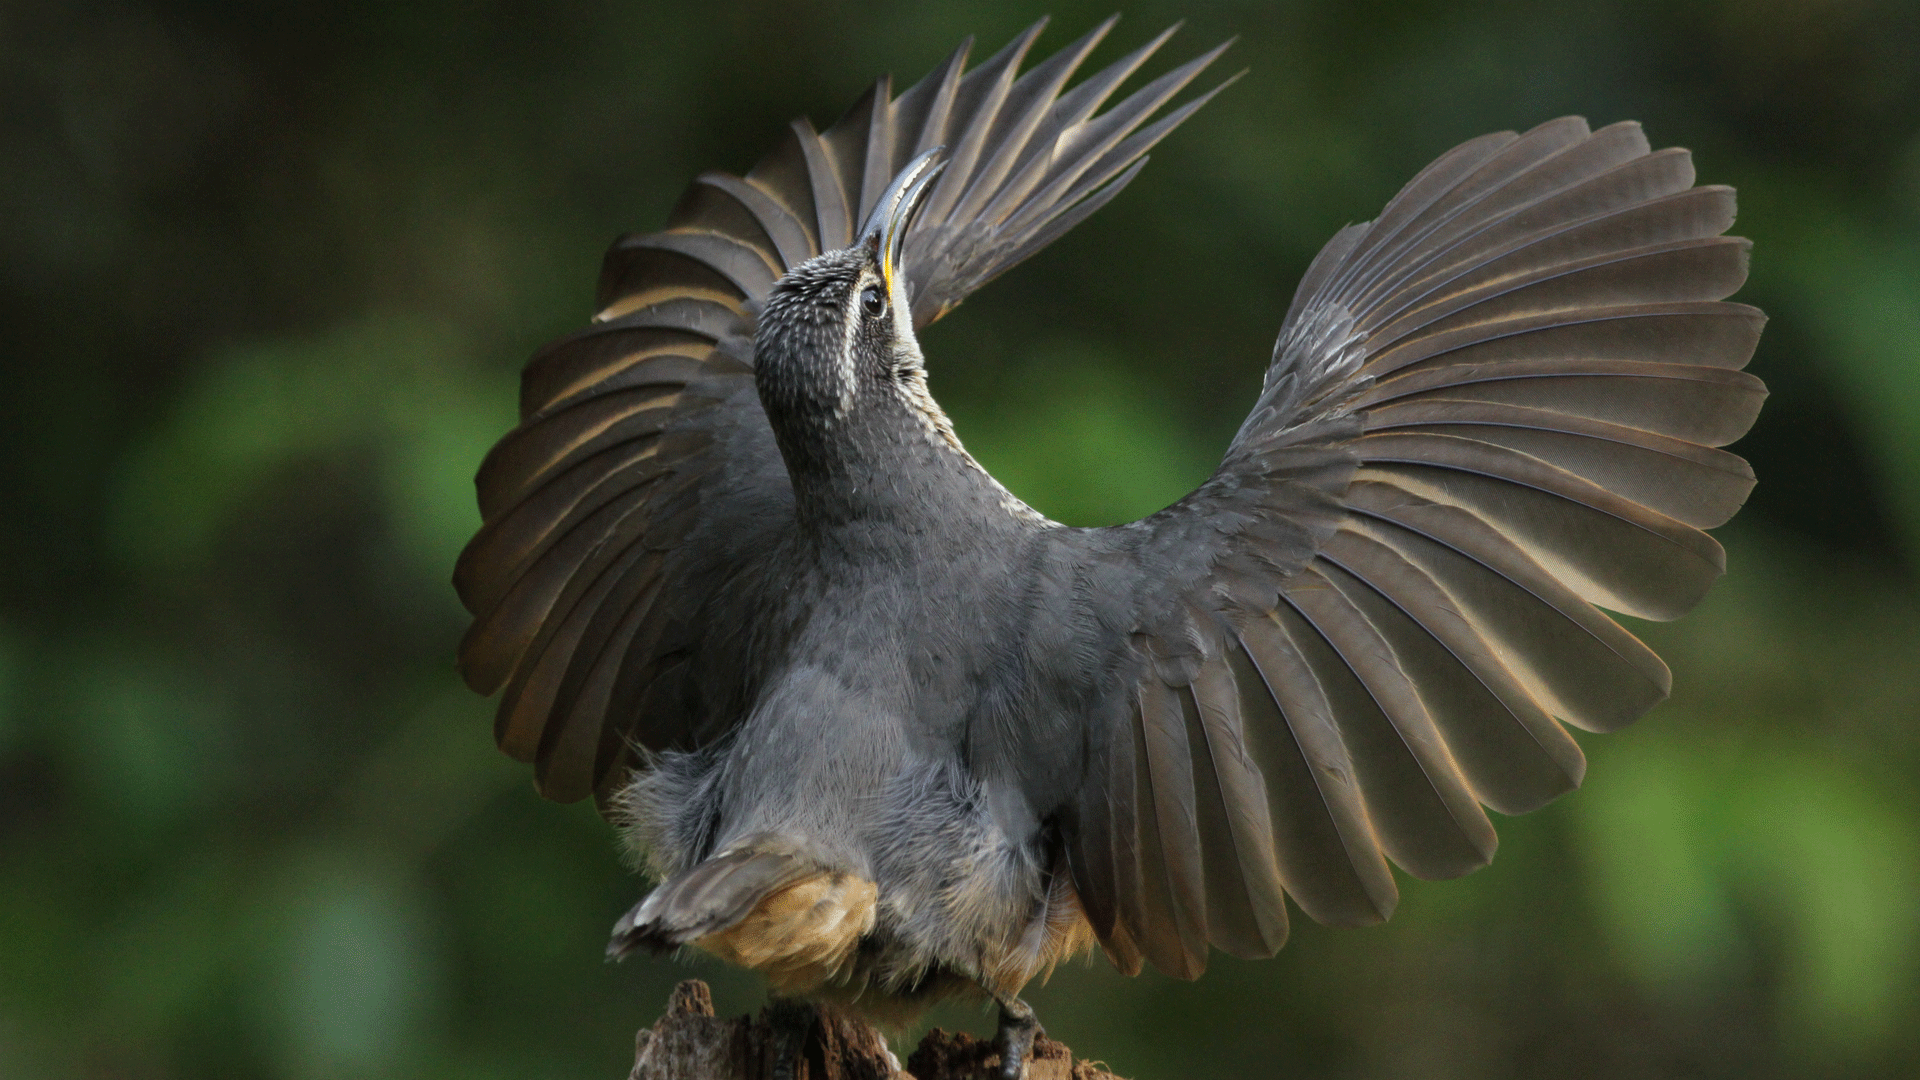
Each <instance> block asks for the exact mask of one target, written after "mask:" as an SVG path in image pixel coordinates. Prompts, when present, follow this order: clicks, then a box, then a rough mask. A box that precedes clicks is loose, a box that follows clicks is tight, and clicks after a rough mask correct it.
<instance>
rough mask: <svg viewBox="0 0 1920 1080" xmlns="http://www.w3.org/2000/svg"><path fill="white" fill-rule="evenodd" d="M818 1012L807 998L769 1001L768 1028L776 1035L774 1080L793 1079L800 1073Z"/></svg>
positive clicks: (774, 1041) (774, 1037) (774, 1042)
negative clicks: (802, 1059) (805, 1000)
mask: <svg viewBox="0 0 1920 1080" xmlns="http://www.w3.org/2000/svg"><path fill="white" fill-rule="evenodd" d="M818 1019H819V1014H818V1013H817V1012H816V1011H815V1010H814V1007H813V1006H812V1005H809V1004H807V1003H806V1002H804V1001H786V1000H783V999H780V998H775V999H773V1000H772V1001H769V1002H768V1003H767V1027H768V1028H770V1029H772V1034H773V1080H794V1078H795V1077H797V1076H799V1075H800V1057H801V1055H802V1054H805V1053H806V1050H807V1036H809V1035H811V1034H813V1025H814V1022H815V1021H816V1020H818Z"/></svg>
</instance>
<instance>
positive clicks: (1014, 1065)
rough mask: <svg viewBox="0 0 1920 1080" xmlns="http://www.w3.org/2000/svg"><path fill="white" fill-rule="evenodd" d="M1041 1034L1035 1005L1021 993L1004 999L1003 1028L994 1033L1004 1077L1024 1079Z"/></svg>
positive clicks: (1004, 1078) (1005, 1078) (1002, 1000)
mask: <svg viewBox="0 0 1920 1080" xmlns="http://www.w3.org/2000/svg"><path fill="white" fill-rule="evenodd" d="M1039 1034H1040V1021H1039V1020H1038V1019H1037V1018H1036V1017H1035V1016H1034V1015H1033V1006H1031V1005H1029V1004H1027V1003H1026V1002H1024V1001H1021V1000H1020V999H1019V998H1017V997H1010V998H1004V999H1001V1000H1000V1030H999V1031H998V1032H997V1033H995V1035H994V1037H993V1046H994V1049H996V1050H998V1051H1000V1080H1020V1078H1021V1077H1022V1076H1024V1075H1026V1071H1027V1055H1028V1054H1030V1053H1032V1052H1033V1040H1034V1037H1035V1036H1037V1035H1039Z"/></svg>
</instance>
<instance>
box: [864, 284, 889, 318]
mask: <svg viewBox="0 0 1920 1080" xmlns="http://www.w3.org/2000/svg"><path fill="white" fill-rule="evenodd" d="M860 310H862V311H864V312H866V313H867V318H869V319H877V318H879V317H880V313H881V312H883V311H885V310H887V298H886V297H885V296H883V295H881V293H880V289H879V287H878V286H874V285H869V286H867V287H866V288H864V289H862V290H860Z"/></svg>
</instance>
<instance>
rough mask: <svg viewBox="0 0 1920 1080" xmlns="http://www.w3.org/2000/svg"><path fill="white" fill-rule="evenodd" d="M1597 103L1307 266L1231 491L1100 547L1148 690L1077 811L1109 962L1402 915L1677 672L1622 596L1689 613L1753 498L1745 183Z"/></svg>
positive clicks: (1079, 853) (1116, 532) (1664, 611)
mask: <svg viewBox="0 0 1920 1080" xmlns="http://www.w3.org/2000/svg"><path fill="white" fill-rule="evenodd" d="M1693 185H1694V172H1693V166H1692V163H1691V161H1690V159H1689V156H1688V154H1687V153H1686V151H1684V150H1677V149H1670V150H1661V151H1657V152H1651V151H1650V149H1649V147H1648V144H1647V142H1646V139H1645V137H1644V136H1643V135H1642V134H1641V132H1640V129H1639V127H1638V126H1637V125H1634V124H1616V125H1614V126H1612V127H1608V128H1604V129H1602V130H1600V131H1597V132H1590V131H1589V130H1588V127H1587V125H1586V123H1585V122H1584V121H1582V120H1579V119H1577V118H1569V119H1562V120H1556V121H1553V122H1550V123H1547V124H1544V125H1542V126H1540V127H1538V128H1535V129H1534V130H1532V131H1530V132H1528V133H1526V134H1525V135H1520V136H1515V135H1513V134H1512V133H1505V134H1499V135H1490V136H1487V137H1485V138H1480V139H1476V140H1474V141H1472V142H1469V143H1467V144H1465V145H1464V146H1461V147H1459V148H1457V149H1455V150H1453V151H1451V152H1449V153H1448V154H1446V155H1445V156H1444V157H1442V158H1440V159H1439V160H1438V161H1436V162H1434V163H1433V164H1432V165H1431V166H1429V167H1428V168H1427V169H1426V170H1425V171H1424V172H1422V173H1421V174H1420V175H1419V176H1418V177H1416V178H1415V179H1414V180H1413V182H1412V183H1410V184H1408V185H1407V187H1406V188H1405V189H1404V190H1402V191H1401V192H1400V194H1399V195H1397V196H1396V197H1395V198H1394V199H1393V201H1392V202H1391V203H1389V204H1388V206H1387V208H1386V210H1385V211H1384V212H1383V213H1382V214H1381V216H1380V217H1379V219H1378V220H1376V221H1373V222H1371V223H1368V224H1363V225H1357V226H1351V227H1349V228H1347V229H1345V230H1343V231H1342V232H1341V233H1340V234H1339V235H1337V236H1336V237H1335V238H1334V239H1333V241H1332V242H1331V243H1329V244H1328V245H1327V247H1326V248H1325V249H1324V250H1323V251H1322V252H1321V254H1320V256H1319V257H1318V258H1317V259H1316V260H1315V261H1314V263H1313V264H1312V266H1311V268H1310V269H1309V270H1308V272H1307V275H1306V277H1305V279H1304V280H1303V281H1302V282H1301V284H1300V288H1299V291H1298V293H1297V295H1296V296H1295V298H1294V301H1293V305H1292V308H1291V310H1290V311H1289V312H1288V314H1287V319H1286V323H1285V326H1284V329H1283V330H1282V332H1281V335H1280V340H1279V344H1278V345H1277V347H1276V349H1275V355H1274V361H1273V365H1272V367H1271V368H1270V370H1269V372H1268V376H1267V381H1266V385H1265V387H1264V389H1263V392H1262V394H1261V397H1260V399H1259V401H1258V403H1257V405H1256V407H1255V409H1254V411H1253V414H1252V415H1251V416H1250V417H1249V418H1248V419H1247V422H1246V424H1245V426H1244V427H1242V429H1241V430H1240V432H1239V434H1238V436H1237V437H1236V438H1235V440H1234V442H1233V444H1232V446H1231V448H1230V449H1229V450H1228V452H1227V455H1226V459H1225V461H1224V462H1223V463H1222V465H1221V466H1220V469H1219V471H1218V472H1217V473H1216V474H1215V475H1214V476H1213V478H1212V479H1211V480H1210V481H1209V482H1208V483H1207V484H1206V485H1204V486H1203V487H1201V488H1200V489H1199V490H1198V491H1196V492H1194V493H1193V494H1192V495H1190V496H1189V497H1188V498H1186V499H1185V500H1183V501H1181V502H1180V503H1178V504H1176V505H1174V506H1173V507H1170V508H1169V509H1167V510H1166V511H1163V512H1162V513H1160V514H1157V515H1155V516H1153V517H1151V518H1148V519H1146V520H1144V521H1141V522H1138V523H1135V524H1134V525H1130V526H1123V527H1119V528H1116V529H1110V530H1097V531H1095V532H1093V533H1091V534H1088V536H1087V539H1086V540H1085V541H1083V542H1085V543H1087V544H1090V545H1092V546H1094V547H1095V548H1097V549H1099V554H1100V556H1101V558H1100V559H1098V560H1089V562H1090V563H1093V562H1099V563H1101V564H1102V565H1110V564H1111V563H1112V562H1113V561H1114V560H1115V559H1121V560H1123V561H1125V562H1126V563H1127V564H1128V565H1129V566H1131V567H1132V573H1133V574H1134V575H1135V585H1134V586H1133V589H1134V592H1133V598H1132V601H1131V602H1132V604H1133V605H1134V606H1133V610H1134V611H1135V616H1134V622H1133V624H1132V625H1133V626H1134V627H1135V630H1134V633H1133V638H1132V643H1131V648H1132V652H1133V654H1134V655H1135V656H1136V657H1137V659H1136V661H1135V664H1134V667H1133V670H1134V671H1135V672H1136V673H1137V681H1136V683H1135V685H1132V686H1131V688H1130V690H1129V691H1128V693H1127V695H1126V701H1125V707H1123V708H1116V709H1115V710H1114V717H1113V718H1112V719H1111V721H1109V722H1107V723H1106V724H1105V725H1104V726H1102V727H1100V729H1099V730H1098V731H1097V732H1095V737H1094V740H1093V744H1094V746H1095V756H1094V761H1093V765H1092V769H1091V773H1090V775H1089V777H1088V778H1087V780H1086V781H1085V782H1084V785H1083V786H1082V787H1081V789H1080V790H1079V792H1078V793H1077V794H1076V795H1074V796H1071V797H1070V799H1069V800H1068V802H1069V807H1070V810H1069V813H1070V814H1071V827H1070V829H1069V834H1070V843H1069V855H1070V858H1071V860H1072V864H1073V869H1074V874H1075V881H1076V884H1077V885H1078V888H1079V891H1080V894H1081V897H1082V901H1083V904H1084V905H1085V907H1086V909H1087V911H1088V914H1089V916H1090V918H1091V920H1092V922H1093V923H1094V926H1095V928H1096V930H1097V931H1098V932H1099V933H1100V935H1101V937H1102V939H1103V941H1105V943H1106V947H1107V949H1108V951H1109V953H1110V954H1111V955H1112V956H1113V957H1114V958H1115V960H1116V962H1118V963H1119V964H1120V966H1121V967H1123V968H1125V969H1129V970H1132V969H1137V968H1138V966H1139V964H1140V961H1141V958H1142V957H1145V958H1146V959H1149V960H1151V961H1152V962H1153V963H1154V965H1155V966H1156V967H1159V968H1160V969H1162V970H1163V971H1166V972H1168V973H1170V974H1176V975H1183V976H1188V977H1191V976H1193V975H1196V974H1198V973H1199V971H1200V969H1201V968H1202V967H1203V966H1204V965H1205V961H1206V954H1207V947H1208V945H1209V944H1211V945H1213V946H1215V947H1218V948H1220V949H1222V950H1224V951H1227V952H1229V953H1232V954H1235V955H1239V956H1265V955H1270V954H1271V953H1272V952H1273V951H1274V950H1276V949H1278V948H1279V947H1280V945H1281V943H1282V941H1283V940H1284V938H1285V935H1286V931H1287V921H1286V913H1285V909H1284V905H1283V903H1282V895H1283V894H1291V895H1292V897H1293V898H1294V900H1295V901H1296V902H1297V903H1298V904H1299V905H1300V907H1301V908H1302V909H1303V910H1305V911H1306V912H1307V913H1308V914H1310V915H1312V916H1313V917H1314V918H1316V919H1318V920H1320V921H1322V922H1327V923H1334V924H1341V925H1355V924H1362V923H1369V922H1375V921H1378V920H1381V919H1384V918H1386V917H1387V916H1388V915H1389V914H1390V913H1391V912H1392V910H1393V906H1394V903H1395V900H1396V895H1397V894H1396V890H1395V886H1394V882H1393V878H1392V875H1391V873H1390V871H1389V870H1388V867H1387V863H1388V861H1389V860H1391V861H1392V862H1393V863H1395V864H1397V865H1399V866H1400V867H1401V868H1402V869H1404V870H1406V871H1407V872H1408V873H1411V874H1413V875H1415V876H1417V877H1422V878H1444V877H1451V876H1455V875H1458V874H1463V873H1466V872H1467V871H1470V870H1472V869H1474V868H1476V867H1478V866H1480V865H1482V864H1484V863H1485V862H1486V861H1487V860H1488V859H1489V858H1490V857H1491V856H1492V854H1493V850H1494V844H1495V838H1494V831H1493V827H1492V826H1491V824H1490V823H1489V822H1488V820H1487V816H1486V814H1485V813H1484V812H1483V811H1482V809H1481V807H1482V806H1488V807H1492V808H1494V809H1496V810H1498V811H1500V812H1502V813H1507V814H1513V813H1519V812H1522V811H1526V810H1531V809H1533V808H1535V807H1538V806H1540V805H1542V804H1543V803H1545V802H1547V801H1548V800H1550V799H1552V798H1554V797H1555V796H1557V795H1559V794H1560V793H1562V792H1564V791H1566V790H1568V789H1570V788H1572V787H1574V786H1576V785H1577V784H1579V782H1580V780H1581V777H1582V773H1583V770H1584V759H1583V758H1582V755H1581V752H1580V749H1579V747H1578V746H1577V745H1576V744H1575V743H1574V741H1573V740H1572V738H1571V737H1570V736H1569V735H1568V733H1567V731H1566V730H1565V729H1564V728H1563V727H1562V724H1563V723H1565V724H1572V725H1574V726H1576V727H1579V728H1581V729H1583V730H1588V731H1611V730H1613V729H1615V728H1618V727H1620V726H1621V725H1623V724H1626V723H1628V722H1630V721H1631V720H1633V719H1634V718H1635V717H1637V716H1639V715H1640V714H1641V713H1642V712H1644V711H1645V710H1647V709H1648V708H1650V707H1651V706H1653V705H1654V704H1655V703H1657V702H1659V701H1660V700H1661V699H1663V698H1664V697H1665V696H1666V694H1667V690H1668V685H1669V675H1668V671H1667V668H1666V666H1665V665H1664V664H1662V663H1661V661H1660V659H1659V658H1658V657H1657V656H1655V655H1654V654H1653V653H1652V652H1651V651H1650V650H1649V649H1648V648H1647V647H1646V646H1645V645H1643V644H1641V643H1640V641H1639V640H1637V639H1636V638H1635V637H1634V636H1633V635H1632V634H1630V633H1628V632H1627V631H1626V630H1624V629H1622V628H1621V627H1620V626H1619V625H1618V624H1617V623H1615V622H1614V621H1613V619H1611V618H1610V617H1608V615H1607V614H1605V612H1604V611H1603V610H1602V609H1608V610H1612V611H1617V612H1623V613H1626V614H1630V615H1634V616H1637V617H1640V618H1647V619H1672V618H1675V617H1677V616H1679V615H1680V614H1682V613H1683V612H1685V611H1686V610H1687V609H1689V608H1690V607H1692V606H1693V605H1694V604H1695V603H1696V602H1697V601H1698V600H1699V599H1700V598H1701V596H1702V594H1703V593H1704V592H1705V591H1706V589H1707V587H1708V586H1709V585H1710V584H1711V583H1712V582H1713V581H1714V580H1715V579H1716V578H1717V577H1718V576H1719V575H1720V573H1721V570H1722V568H1723V555H1722V551H1721V548H1720V546H1719V545H1718V544H1717V543H1715V542H1714V541H1713V540H1712V539H1711V538H1710V537H1708V536H1707V534H1706V533H1704V532H1702V531H1701V530H1703V529H1707V528H1711V527H1713V526H1716V525H1719V524H1721V523H1722V522H1724V521H1726V520H1727V519H1728V518H1729V517H1731V516H1732V515H1733V513H1734V511H1736V510H1737V509H1738V508H1739V507H1740V505H1741V503H1742V502H1743V501H1744V500H1745V499H1746V496H1747V493H1748V491H1749V490H1750V489H1751V488H1752V486H1753V474H1752V472H1751V471H1750V470H1749V469H1748V467H1747V465H1746V463H1745V462H1744V461H1742V460H1741V459H1740V458H1738V457H1735V456H1733V455H1732V454H1729V453H1726V452H1724V451H1722V450H1719V449H1716V447H1720V446H1722V445H1725V444H1726V443H1729V442H1731V441H1733V440H1734V439H1736V438H1738V437H1739V436H1740V435H1741V434H1742V433H1744V432H1745V431H1746V430H1747V428H1748V426H1749V425H1750V424H1751V423H1752V422H1753V419H1754V417H1755V415H1756V413H1757V411H1758V410H1759V407H1760V403H1761V399H1762V398H1763V397H1764V396H1765V388H1764V386H1763V385H1762V384H1761V382H1760V380H1758V379H1756V378H1754V377H1753V376H1751V375H1748V374H1746V373H1744V372H1742V371H1741V370H1740V368H1741V367H1742V366H1743V365H1744V364H1745V363H1746V361H1747V359H1748V357H1749V356H1750V355H1751V353H1752V351H1753V348H1754V345H1755V343H1756V342H1757V340H1758V337H1759V334H1760V329H1761V325H1762V323H1763V321H1764V319H1763V316H1762V315H1761V313H1760V312H1759V311H1757V310H1756V309H1754V308H1751V307H1747V306H1744V305H1740V304H1733V303H1725V302H1722V301H1723V298H1725V297H1726V296H1728V295H1729V294H1731V293H1732V292H1733V291H1734V290H1735V289H1737V288H1738V287H1739V286H1740V284H1741V282H1742V281H1743V279H1744V278H1745V275H1746V257H1747V243H1746V241H1744V240H1741V239H1738V238H1733V237H1726V236H1722V235H1720V234H1721V233H1723V232H1724V231H1725V230H1726V229H1727V228H1729V227H1730V226H1731V225H1732V223H1733V217H1734V196H1733V192H1732V190H1731V189H1729V188H1725V187H1711V186H1709V187H1695V186H1693Z"/></svg>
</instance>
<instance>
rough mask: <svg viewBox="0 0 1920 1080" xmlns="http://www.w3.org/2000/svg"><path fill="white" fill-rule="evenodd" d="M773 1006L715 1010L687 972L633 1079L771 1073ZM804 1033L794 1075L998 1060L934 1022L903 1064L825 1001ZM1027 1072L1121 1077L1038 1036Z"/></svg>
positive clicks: (1039, 1077) (1063, 1077)
mask: <svg viewBox="0 0 1920 1080" xmlns="http://www.w3.org/2000/svg"><path fill="white" fill-rule="evenodd" d="M783 1007H786V1008H790V1007H791V1006H771V1005H770V1006H768V1007H767V1008H765V1009H762V1010H761V1011H760V1015H759V1016H751V1017H750V1016H740V1017H736V1018H734V1019H731V1020H728V1019H722V1018H720V1017H718V1016H715V1015H714V1012H713V994H712V992H711V991H709V990H708V989H707V984H706V983H704V982H701V981H700V980H698V979H688V980H687V981H686V982H683V983H681V984H680V985H679V986H677V987H675V988H674V990H673V996H672V997H671V998H669V999H668V1001H667V1011H666V1013H665V1015H663V1016H661V1017H660V1019H659V1020H658V1021H657V1022H656V1023H655V1024H654V1025H653V1026H652V1027H650V1028H643V1029H641V1031H640V1033H639V1035H638V1036H636V1037H635V1039H634V1061H633V1071H632V1072H631V1073H630V1074H629V1075H628V1080H772V1077H773V1074H774V1072H773V1070H774V1065H775V1062H776V1060H777V1059H778V1057H779V1049H778V1048H779V1046H780V1043H781V1039H782V1035H781V1032H782V1030H783V1027H785V1028H786V1029H788V1030H791V1029H792V1027H793V1026H794V1025H792V1024H790V1023H788V1024H784V1025H783V1022H782V1020H781V1019H780V1018H779V1017H777V1016H776V1015H775V1012H774V1010H776V1009H778V1008H783ZM808 1011H809V1013H810V1014H811V1016H810V1019H809V1020H808V1021H807V1029H806V1036H805V1039H804V1041H803V1042H802V1044H801V1049H800V1060H799V1064H798V1068H796V1070H795V1072H794V1076H793V1080H980V1078H982V1077H986V1076H988V1075H990V1074H991V1073H992V1070H993V1069H994V1068H995V1067H996V1066H998V1064H999V1061H1000V1055H999V1054H998V1053H996V1052H995V1051H994V1048H993V1044H992V1043H991V1042H990V1041H987V1040H982V1039H976V1038H974V1037H973V1036H971V1035H968V1034H966V1033H964V1032H946V1031H942V1030H940V1029H939V1028H934V1029H933V1030H932V1031H930V1032H928V1033H927V1036H926V1038H924V1039H922V1040H920V1045H919V1047H918V1048H917V1049H915V1050H914V1051H913V1053H912V1054H910V1055H908V1057H907V1060H906V1068H905V1070H904V1071H903V1070H901V1069H900V1068H899V1064H898V1061H897V1059H896V1058H895V1057H894V1056H893V1054H891V1053H890V1052H889V1051H888V1049H887V1043H886V1040H885V1039H883V1038H882V1037H881V1035H880V1033H879V1032H877V1031H875V1030H874V1029H873V1028H872V1027H870V1026H869V1025H867V1024H866V1023H864V1022H862V1021H860V1020H856V1019H854V1018H852V1017H850V1016H846V1015H844V1014H841V1013H836V1012H833V1011H831V1010H827V1009H818V1010H812V1009H809V1010H808ZM1026 1075H1027V1080H1119V1078H1118V1077H1116V1076H1114V1075H1113V1074H1112V1073H1110V1072H1108V1071H1106V1070H1105V1069H1103V1068H1101V1067H1099V1066H1097V1065H1094V1064H1091V1063H1089V1062H1085V1061H1076V1060H1074V1057H1073V1052H1072V1051H1070V1050H1068V1049H1067V1048H1066V1046H1064V1045H1062V1044H1060V1043H1057V1042H1055V1041H1053V1040H1052V1039H1049V1038H1047V1037H1046V1036H1045V1035H1042V1036H1040V1037H1039V1038H1038V1039H1036V1040H1035V1041H1034V1044H1033V1055H1032V1057H1030V1058H1029V1059H1028V1062H1027V1074H1026Z"/></svg>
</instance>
